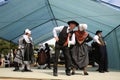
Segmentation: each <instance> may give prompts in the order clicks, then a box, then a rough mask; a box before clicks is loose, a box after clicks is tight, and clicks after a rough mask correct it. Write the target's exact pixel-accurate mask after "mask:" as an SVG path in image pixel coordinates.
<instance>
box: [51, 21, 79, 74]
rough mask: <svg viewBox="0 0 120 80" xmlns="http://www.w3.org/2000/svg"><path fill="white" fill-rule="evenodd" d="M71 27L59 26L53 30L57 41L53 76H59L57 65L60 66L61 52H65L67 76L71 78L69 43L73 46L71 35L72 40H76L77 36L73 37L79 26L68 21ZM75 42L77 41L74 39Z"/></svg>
mask: <svg viewBox="0 0 120 80" xmlns="http://www.w3.org/2000/svg"><path fill="white" fill-rule="evenodd" d="M68 25H69V26H59V27H55V28H54V29H53V35H54V38H55V40H56V43H55V60H54V65H53V76H58V74H57V71H58V69H57V64H58V57H59V54H60V50H62V51H63V54H64V57H65V68H66V75H68V76H70V75H71V73H70V70H71V56H70V53H69V47H68V43H69V44H72V42H70V41H69V38H70V35H71V36H72V37H71V39H74V37H75V35H72V34H71V33H72V32H73V29H74V28H75V27H76V26H78V23H77V22H76V21H68ZM57 32H60V33H59V36H58V35H57ZM74 40H75V39H74Z"/></svg>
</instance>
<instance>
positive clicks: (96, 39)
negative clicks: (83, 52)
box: [93, 35, 101, 44]
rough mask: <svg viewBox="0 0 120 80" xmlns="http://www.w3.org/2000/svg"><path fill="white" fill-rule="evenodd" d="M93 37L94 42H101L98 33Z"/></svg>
mask: <svg viewBox="0 0 120 80" xmlns="http://www.w3.org/2000/svg"><path fill="white" fill-rule="evenodd" d="M93 39H94V42H97V43H98V44H101V43H100V41H99V36H98V35H95V36H94V38H93Z"/></svg>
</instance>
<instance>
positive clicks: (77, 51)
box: [71, 44, 89, 69]
mask: <svg viewBox="0 0 120 80" xmlns="http://www.w3.org/2000/svg"><path fill="white" fill-rule="evenodd" d="M71 56H72V60H73V63H74V66H75V65H76V66H77V67H78V68H80V69H81V68H83V67H85V66H87V65H88V64H89V58H88V45H87V44H81V45H79V44H76V45H75V46H74V47H73V48H72V49H71Z"/></svg>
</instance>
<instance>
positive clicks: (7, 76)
mask: <svg viewBox="0 0 120 80" xmlns="http://www.w3.org/2000/svg"><path fill="white" fill-rule="evenodd" d="M12 70H13V68H0V80H120V71H115V70H110V72H108V73H98V72H96V71H95V70H96V68H89V69H88V72H89V76H84V75H83V72H82V71H80V70H79V71H77V72H76V75H72V76H66V75H65V71H64V67H59V72H58V74H59V75H58V77H54V76H53V75H52V69H51V70H49V69H46V70H42V69H35V68H34V69H32V71H33V72H13V71H12Z"/></svg>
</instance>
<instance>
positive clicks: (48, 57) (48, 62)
mask: <svg viewBox="0 0 120 80" xmlns="http://www.w3.org/2000/svg"><path fill="white" fill-rule="evenodd" d="M47 64H48V65H47V67H48V68H51V65H50V53H47Z"/></svg>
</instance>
